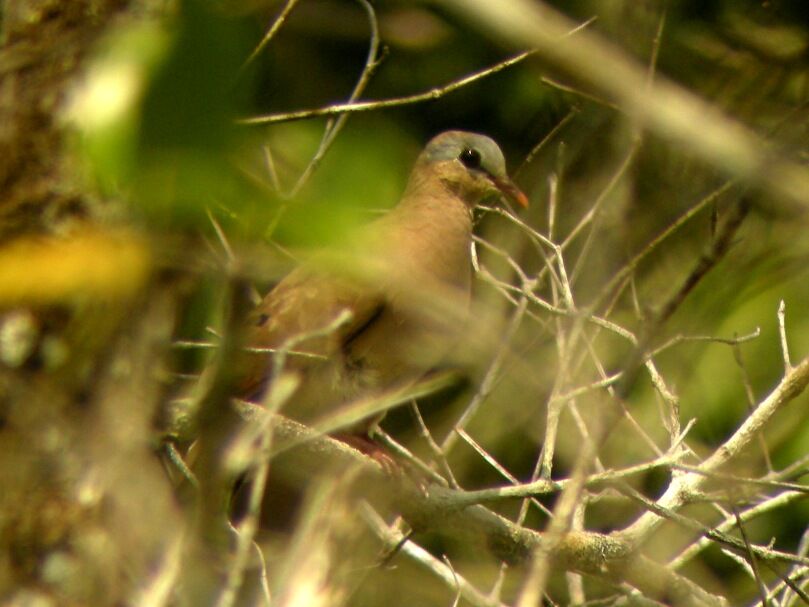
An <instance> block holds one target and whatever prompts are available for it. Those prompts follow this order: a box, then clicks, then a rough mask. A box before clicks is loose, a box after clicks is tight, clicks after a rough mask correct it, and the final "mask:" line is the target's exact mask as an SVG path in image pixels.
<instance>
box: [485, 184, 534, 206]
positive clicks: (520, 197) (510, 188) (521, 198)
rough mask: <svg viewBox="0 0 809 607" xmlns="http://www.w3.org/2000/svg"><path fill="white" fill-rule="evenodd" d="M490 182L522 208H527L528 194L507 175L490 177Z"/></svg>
mask: <svg viewBox="0 0 809 607" xmlns="http://www.w3.org/2000/svg"><path fill="white" fill-rule="evenodd" d="M492 182H493V183H494V185H495V187H496V188H497V189H498V190H500V191H501V192H502V193H503V194H504V195H505V196H506V197H507V198H509V199H511V200H513V201H514V202H516V203H517V204H518V205H520V206H521V207H522V208H524V209H527V208H528V196H526V195H525V194H524V193H523V191H522V190H521V189H520V188H518V187H517V186H516V185H514V182H512V181H511V180H510V179H509V178H508V177H492Z"/></svg>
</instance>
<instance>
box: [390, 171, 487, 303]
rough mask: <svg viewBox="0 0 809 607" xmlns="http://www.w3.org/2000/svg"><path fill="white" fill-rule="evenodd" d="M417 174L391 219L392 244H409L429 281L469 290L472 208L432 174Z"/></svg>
mask: <svg viewBox="0 0 809 607" xmlns="http://www.w3.org/2000/svg"><path fill="white" fill-rule="evenodd" d="M415 173H416V174H415V175H414V176H413V177H411V179H410V182H409V183H408V185H407V188H406V189H405V193H404V195H403V197H402V199H401V201H400V202H399V204H398V205H397V206H396V208H395V209H394V210H393V211H392V212H391V213H390V214H389V216H388V217H389V222H390V223H389V225H390V226H391V228H392V229H393V230H394V231H396V232H398V234H396V235H391V241H392V242H400V241H405V242H409V243H410V244H409V246H408V255H409V256H410V257H411V259H410V262H411V263H412V264H413V265H414V266H417V267H420V268H422V269H423V271H424V272H425V273H426V274H430V275H431V276H430V278H432V279H436V280H438V281H439V282H442V283H444V284H446V285H452V286H457V287H459V288H462V289H464V290H468V289H469V281H470V274H471V259H470V245H471V239H472V210H471V207H470V205H468V204H467V203H466V202H465V201H464V200H463V198H461V197H460V196H459V195H458V193H457V192H454V191H452V189H451V188H450V187H448V186H447V184H446V183H445V182H443V181H442V180H441V179H440V178H439V177H438V176H437V175H435V174H434V173H433V172H432V171H429V170H428V171H420V172H415ZM400 239H401V240H400Z"/></svg>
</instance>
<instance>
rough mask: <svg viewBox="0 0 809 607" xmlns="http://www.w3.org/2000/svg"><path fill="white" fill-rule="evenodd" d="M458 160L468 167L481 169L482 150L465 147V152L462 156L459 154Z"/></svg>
mask: <svg viewBox="0 0 809 607" xmlns="http://www.w3.org/2000/svg"><path fill="white" fill-rule="evenodd" d="M458 160H460V161H461V164H463V165H464V166H465V167H466V168H467V169H479V168H480V152H478V151H477V150H475V149H472V148H464V150H463V152H461V154H460V156H458Z"/></svg>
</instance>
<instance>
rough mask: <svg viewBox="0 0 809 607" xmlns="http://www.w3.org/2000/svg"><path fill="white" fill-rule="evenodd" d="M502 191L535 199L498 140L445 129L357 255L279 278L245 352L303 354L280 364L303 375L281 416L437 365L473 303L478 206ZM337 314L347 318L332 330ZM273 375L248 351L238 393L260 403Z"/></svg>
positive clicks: (306, 417)
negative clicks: (519, 182)
mask: <svg viewBox="0 0 809 607" xmlns="http://www.w3.org/2000/svg"><path fill="white" fill-rule="evenodd" d="M503 194H506V195H508V196H509V197H511V198H512V199H514V200H516V201H517V202H519V203H520V204H522V205H526V204H527V200H526V198H525V195H524V194H522V192H520V191H519V190H518V189H517V188H516V187H515V186H514V185H513V184H512V183H511V181H510V180H509V179H508V176H507V174H506V170H505V162H504V160H503V155H502V153H501V152H500V150H499V148H498V147H497V145H496V144H495V143H494V142H493V141H492V140H491V139H489V138H488V137H485V136H483V135H478V134H474V133H466V132H462V131H448V132H446V133H442V134H441V135H438V136H437V137H435V138H433V139H432V140H431V141H430V142H429V143H428V145H427V147H426V148H425V149H424V151H423V152H422V153H421V155H420V156H419V158H418V160H417V161H416V165H415V167H414V169H413V171H412V173H411V176H410V179H409V181H408V185H407V188H406V190H405V192H404V194H403V196H402V199H401V201H400V202H399V204H398V205H397V206H396V207H395V208H394V209H393V210H391V211H390V212H389V213H388V214H387V215H385V216H384V217H382V218H380V219H379V220H377V221H375V222H372V223H371V224H369V225H368V226H366V228H365V229H363V230H362V231H361V233H360V234H359V235H358V236H357V238H356V241H355V242H354V243H352V245H351V247H350V248H349V249H346V250H341V251H340V252H339V253H338V252H331V253H330V254H328V255H327V254H321V255H319V256H316V257H314V258H313V259H312V260H310V261H309V262H308V263H307V264H305V265H303V266H301V267H299V268H298V269H296V270H294V271H293V272H292V273H290V274H289V275H288V276H287V277H286V278H284V279H283V280H282V281H281V282H280V283H278V285H277V286H276V287H275V288H274V289H273V290H272V291H270V292H269V293H268V294H267V296H266V297H265V298H264V300H263V301H262V302H261V303H260V304H259V306H258V307H257V308H256V309H255V311H254V312H253V314H252V315H251V317H250V321H249V322H250V327H249V329H248V345H249V346H252V347H254V348H275V349H279V348H288V349H290V350H292V351H294V352H297V354H296V353H292V354H290V355H289V356H288V357H287V360H286V363H285V365H284V370H285V371H293V372H295V373H297V374H299V379H300V385H299V387H298V388H297V390H296V392H295V393H294V394H293V396H292V397H291V399H290V400H289V402H288V403H287V404H286V405H285V407H284V410H283V411H284V413H286V414H287V415H290V416H291V417H293V418H296V419H299V420H301V421H304V422H311V421H313V420H314V419H316V418H318V417H320V416H322V415H324V414H327V413H329V412H331V411H333V410H334V409H335V408H336V407H338V406H339V405H341V404H345V403H347V402H350V401H352V400H354V399H356V398H359V397H361V396H367V395H372V394H373V393H375V392H376V391H381V390H386V389H391V388H395V387H397V386H399V385H403V384H406V383H407V382H412V381H414V380H417V379H418V378H419V377H421V376H423V375H424V374H425V373H426V372H427V371H429V370H430V369H431V368H433V367H434V366H435V365H437V364H438V363H439V362H440V361H441V358H442V357H443V356H445V355H446V351H447V348H448V347H449V345H450V344H451V342H452V337H451V335H452V334H453V332H455V331H457V329H458V321H459V319H460V317H461V314H460V313H459V314H452V313H448V311H451V310H456V309H458V310H463V309H465V307H466V305H467V303H468V300H469V294H470V278H471V263H470V245H471V238H472V211H473V208H474V206H475V205H477V204H478V203H480V202H481V201H483V200H484V199H486V198H488V197H492V196H498V197H499V196H502V195H503ZM345 311H348V312H347V313H346V312H345ZM341 314H345V316H344V317H343V318H344V322H342V323H341V324H339V326H337V327H336V328H333V330H331V331H327V330H326V329H327V328H328V327H330V326H331V325H333V324H334V322H335V319H338V318H339V317H340V315H341ZM300 353H306V354H309V355H314V357H313V356H303V355H301V354H300ZM271 369H272V354H255V353H253V354H246V355H245V356H244V358H243V360H241V361H240V363H239V381H238V390H239V395H240V396H241V397H243V398H246V399H249V400H258V399H260V397H261V394H262V393H263V391H264V390H265V389H266V386H267V385H268V382H269V381H271V380H272V377H271V375H272V371H271ZM365 425H367V423H366V424H361V425H360V428H358V429H359V430H364V429H365V428H364V426H365Z"/></svg>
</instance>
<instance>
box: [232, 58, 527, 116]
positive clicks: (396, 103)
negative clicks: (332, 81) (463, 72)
mask: <svg viewBox="0 0 809 607" xmlns="http://www.w3.org/2000/svg"><path fill="white" fill-rule="evenodd" d="M532 54H533V52H531V51H526V52H522V53H519V54H518V55H515V56H513V57H511V58H509V59H506V60H504V61H500V62H499V63H496V64H494V65H492V66H491V67H487V68H485V69H482V70H480V71H477V72H473V73H472V74H469V75H468V76H464V77H463V78H459V79H458V80H454V81H452V82H450V83H449V84H445V85H444V86H440V87H436V88H433V89H430V90H429V91H425V92H423V93H417V94H415V95H406V96H404V97H394V98H392V99H381V100H377V101H357V102H350V103H336V104H334V105H329V106H326V107H321V108H315V109H311V110H298V111H295V112H284V113H280V114H267V115H265V116H255V117H253V118H243V119H241V120H239V121H238V122H239V124H244V125H258V124H277V123H279V122H292V121H294V120H305V119H308V118H318V117H322V116H339V115H341V114H353V113H357V112H368V111H373V110H381V109H386V108H391V107H400V106H403V105H411V104H414V103H422V102H424V101H432V100H435V99H440V98H441V97H444V96H445V95H448V94H449V93H453V92H455V91H457V90H459V89H462V88H464V87H465V86H468V85H470V84H472V83H473V82H476V81H478V80H481V79H483V78H486V77H488V76H491V75H493V74H496V73H498V72H501V71H503V70H504V69H507V68H509V67H511V66H512V65H516V64H517V63H520V62H521V61H523V60H524V59H526V58H527V57H530V56H531V55H532Z"/></svg>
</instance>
